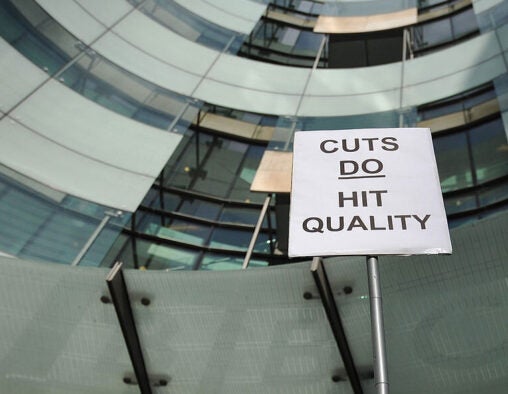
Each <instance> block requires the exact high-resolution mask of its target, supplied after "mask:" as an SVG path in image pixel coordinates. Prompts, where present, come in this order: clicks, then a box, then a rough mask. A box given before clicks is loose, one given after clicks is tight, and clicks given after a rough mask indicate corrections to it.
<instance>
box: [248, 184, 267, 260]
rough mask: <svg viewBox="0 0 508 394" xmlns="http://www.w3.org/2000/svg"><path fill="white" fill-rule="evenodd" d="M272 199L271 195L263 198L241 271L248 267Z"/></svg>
mask: <svg viewBox="0 0 508 394" xmlns="http://www.w3.org/2000/svg"><path fill="white" fill-rule="evenodd" d="M271 199H272V195H271V194H268V196H266V198H265V202H264V204H263V208H262V209H261V213H260V214H259V218H258V222H257V224H256V227H255V228H254V234H252V238H251V240H250V244H249V248H248V249H247V254H246V255H245V258H244V260H243V264H242V269H246V268H247V267H248V266H249V262H250V257H251V256H252V252H253V251H254V245H255V244H256V240H257V239H258V235H259V231H260V230H261V226H262V225H263V219H264V218H265V215H266V211H267V210H268V207H269V206H270V200H271Z"/></svg>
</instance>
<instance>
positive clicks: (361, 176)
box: [338, 175, 386, 179]
mask: <svg viewBox="0 0 508 394" xmlns="http://www.w3.org/2000/svg"><path fill="white" fill-rule="evenodd" d="M384 177H386V175H359V176H339V178H338V179H362V178H384Z"/></svg>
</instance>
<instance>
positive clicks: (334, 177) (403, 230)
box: [289, 128, 452, 257]
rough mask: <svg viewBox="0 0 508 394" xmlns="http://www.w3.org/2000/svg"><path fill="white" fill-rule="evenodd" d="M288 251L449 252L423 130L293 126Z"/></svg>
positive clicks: (431, 157)
mask: <svg viewBox="0 0 508 394" xmlns="http://www.w3.org/2000/svg"><path fill="white" fill-rule="evenodd" d="M289 216H290V217H289V256H290V257H296V256H334V255H386V254H394V255H408V254H440V253H443V254H449V253H451V252H452V246H451V242H450V234H449V231H448V224H447V220H446V213H445V210H444V205H443V197H442V194H441V188H440V184H439V176H438V172H437V166H436V159H435V156H434V150H433V145H432V138H431V135H430V130H429V129H424V128H405V129H360V130H323V131H300V132H296V133H295V139H294V153H293V178H292V189H291V206H290V215H289Z"/></svg>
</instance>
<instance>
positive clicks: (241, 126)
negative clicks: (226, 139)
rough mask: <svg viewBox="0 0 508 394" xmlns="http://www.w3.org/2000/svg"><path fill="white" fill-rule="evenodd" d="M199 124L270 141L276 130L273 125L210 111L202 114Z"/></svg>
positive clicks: (227, 132)
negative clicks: (228, 116)
mask: <svg viewBox="0 0 508 394" xmlns="http://www.w3.org/2000/svg"><path fill="white" fill-rule="evenodd" d="M199 125H200V126H201V127H204V128H207V129H211V130H217V131H220V132H223V133H226V134H231V135H236V136H238V137H244V138H249V139H254V140H261V141H270V140H271V139H272V136H273V132H274V127H272V126H259V125H256V124H253V123H249V122H245V121H243V120H238V119H233V118H227V117H225V116H222V115H217V114H213V113H210V112H207V113H204V114H201V116H200V119H199Z"/></svg>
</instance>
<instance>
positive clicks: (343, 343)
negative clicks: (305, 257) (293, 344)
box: [310, 257, 363, 394]
mask: <svg viewBox="0 0 508 394" xmlns="http://www.w3.org/2000/svg"><path fill="white" fill-rule="evenodd" d="M310 271H311V273H312V277H313V278H314V281H315V282H316V286H317V288H318V290H319V295H320V296H321V302H322V303H323V307H324V308H325V312H326V316H327V317H328V322H329V323H330V327H331V329H332V332H333V336H334V337H335V341H336V342H337V346H338V347H339V352H340V355H341V357H342V361H343V363H344V367H345V369H346V373H347V376H348V378H349V382H350V383H351V387H352V388H353V393H355V394H363V389H362V385H361V383H360V376H359V375H358V371H357V369H356V365H355V363H354V361H353V355H352V354H351V350H350V349H349V344H348V341H347V338H346V334H345V332H344V327H343V326H342V320H341V318H340V315H339V310H338V308H337V304H336V303H335V299H334V297H333V292H332V288H331V286H330V282H329V281H328V276H327V275H326V271H325V266H324V264H323V260H322V259H321V258H320V257H314V259H313V260H312V265H311V268H310Z"/></svg>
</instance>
